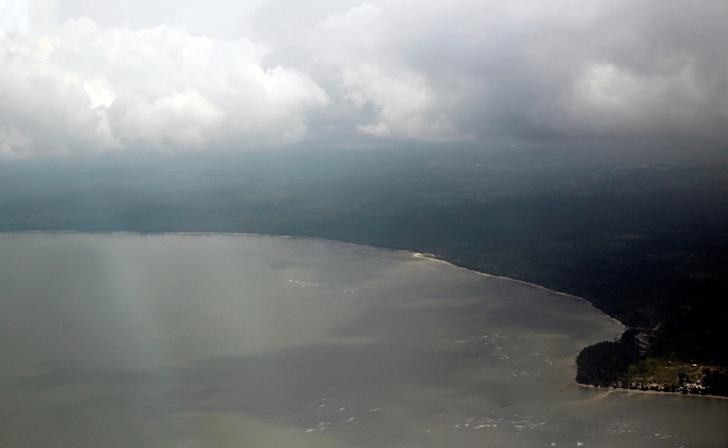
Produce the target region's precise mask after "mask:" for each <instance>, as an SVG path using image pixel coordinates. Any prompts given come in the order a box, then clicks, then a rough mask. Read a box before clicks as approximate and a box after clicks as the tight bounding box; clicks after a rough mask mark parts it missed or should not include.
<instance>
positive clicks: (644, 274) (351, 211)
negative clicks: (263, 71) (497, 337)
mask: <svg viewBox="0 0 728 448" xmlns="http://www.w3.org/2000/svg"><path fill="white" fill-rule="evenodd" d="M422 146H423V145H419V146H418V147H416V148H415V147H408V146H407V145H402V147H398V148H395V149H392V148H367V149H346V150H342V149H338V148H337V149H326V150H324V149H316V148H306V147H301V148H294V149H287V150H278V151H261V152H248V153H242V154H235V155H232V154H228V155H223V154H220V155H216V156H210V155H206V156H204V157H203V156H194V155H190V156H179V155H176V156H175V157H174V158H171V157H169V158H167V157H164V156H158V155H155V156H148V157H134V158H121V157H113V156H109V157H99V158H96V159H88V160H84V161H78V160H74V161H73V162H70V161H69V162H66V161H64V160H63V159H46V160H27V161H23V160H18V161H7V162H4V164H3V165H0V192H2V193H0V231H4V232H17V231H38V230H42V231H83V232H104V231H134V232H143V233H155V232H251V233H263V234H273V235H299V236H311V237H319V238H327V239H334V240H339V241H345V242H352V243H359V244H367V245H373V246H380V247H386V248H394V249H407V250H413V251H417V252H424V253H429V254H433V255H434V256H436V257H438V258H442V259H444V260H447V261H450V262H452V263H454V264H456V265H459V266H463V267H467V268H470V269H474V270H477V271H481V272H486V273H490V274H496V275H504V276H508V277H512V278H515V279H520V280H524V281H528V282H531V283H535V284H539V285H543V286H545V287H548V288H551V289H554V290H558V291H563V292H566V293H569V294H573V295H577V296H580V297H584V298H586V299H587V300H589V301H590V302H592V303H593V304H594V305H595V306H596V307H598V308H599V309H601V310H603V311H604V312H606V313H607V314H609V315H610V316H613V317H615V318H617V319H619V320H620V321H621V322H623V323H624V324H625V325H626V326H627V327H628V328H629V330H628V331H627V333H625V335H624V336H623V337H622V339H621V340H619V341H605V342H603V343H599V344H597V345H595V346H591V347H589V348H587V349H585V350H584V351H583V352H582V353H581V354H580V356H579V357H578V360H577V365H578V373H577V379H578V381H579V382H581V383H584V384H591V385H598V386H611V387H615V386H616V387H627V388H634V389H641V390H660V391H668V392H681V393H695V394H710V395H728V348H727V347H726V344H725V341H726V340H728V329H726V325H725V322H727V321H728V304H727V303H726V300H725V298H726V293H727V292H728V202H726V201H725V198H726V197H728V162H726V161H725V158H723V157H721V155H720V151H711V150H701V151H700V152H698V151H693V152H690V153H689V154H688V152H685V151H674V152H671V151H669V150H665V149H664V148H656V149H654V150H651V149H644V148H626V149H624V148H623V149H611V150H603V151H587V150H582V149H581V148H578V147H558V148H556V147H540V148H533V147H513V146H512V145H506V146H502V147H493V148H481V147H474V146H469V145H457V146H453V145H435V144H433V145H424V146H425V147H424V148H423V147H422Z"/></svg>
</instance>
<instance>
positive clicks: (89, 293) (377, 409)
mask: <svg viewBox="0 0 728 448" xmlns="http://www.w3.org/2000/svg"><path fill="white" fill-rule="evenodd" d="M0 286H1V293H0V353H2V357H3V358H2V363H0V414H1V415H0V417H1V418H0V446H8V447H17V448H25V447H33V448H35V447H48V446H63V447H150V448H151V447H154V448H166V447H170V448H172V447H175V448H176V447H184V448H192V447H196V448H199V447H215V448H217V447H221V448H226V447H242V446H246V447H248V446H249V447H276V448H278V447H329V446H330V447H442V446H454V447H484V446H485V447H488V446H492V447H531V446H533V447H548V446H584V447H614V446H621V447H680V446H684V447H724V446H726V445H727V444H728V429H726V425H725V422H726V421H728V400H714V399H706V398H697V397H683V396H667V395H648V394H637V393H625V392H617V391H611V392H610V391H605V390H599V389H588V388H583V387H579V386H578V385H576V384H575V383H574V381H573V377H574V358H575V356H576V354H577V353H578V352H579V350H580V349H581V348H583V347H584V346H586V345H588V344H591V343H594V342H596V341H599V340H605V339H611V338H614V337H616V336H618V335H619V334H620V333H621V331H622V327H621V326H620V325H619V324H618V323H617V322H615V321H614V320H612V319H609V318H608V316H606V315H604V314H602V313H600V312H599V311H597V310H595V309H594V308H593V307H591V306H590V305H589V304H588V303H586V302H585V301H583V300H580V299H576V298H573V297H569V296H565V295H562V294H558V293H554V292H551V291H548V290H544V289H542V288H536V287H533V286H529V285H525V284H522V283H518V282H514V281H511V280H508V279H502V278H494V277H489V276H484V275H479V274H477V273H474V272H471V271H467V270H464V269H460V268H457V267H455V266H452V265H449V264H447V263H442V262H437V261H434V260H430V259H427V258H424V257H421V256H417V255H416V254H412V253H408V252H400V251H388V250H383V249H375V248H370V247H362V246H356V245H350V244H343V243H336V242H330V241H322V240H312V239H299V238H286V237H267V236H256V235H173V234H169V235H147V236H143V235H135V234H44V233H28V234H3V235H0Z"/></svg>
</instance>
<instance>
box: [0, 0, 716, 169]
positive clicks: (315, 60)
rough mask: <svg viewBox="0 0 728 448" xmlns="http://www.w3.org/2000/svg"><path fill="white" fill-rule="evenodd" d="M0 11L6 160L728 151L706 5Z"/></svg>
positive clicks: (14, 7)
mask: <svg viewBox="0 0 728 448" xmlns="http://www.w3.org/2000/svg"><path fill="white" fill-rule="evenodd" d="M0 16H1V17H2V19H1V20H0V29H1V30H2V31H0V36H2V37H0V59H1V60H2V65H3V67H5V68H4V70H3V71H2V72H0V99H1V100H2V101H0V116H1V117H2V120H1V121H0V153H2V154H4V155H5V156H9V157H18V156H34V155H43V154H51V153H69V154H73V153H75V152H101V151H109V150H129V149H131V148H147V149H152V150H165V151H171V150H185V149H187V150H200V149H206V148H213V147H222V148H232V147H240V148H246V147H254V146H259V145H278V144H285V143H288V142H295V141H300V140H305V139H320V138H326V137H327V136H328V137H332V138H336V139H339V140H342V139H343V140H346V139H350V138H355V137H356V138H370V139H378V138H396V139H413V140H453V139H454V140H459V139H478V140H487V139H490V138H500V137H507V138H517V139H519V138H520V139H544V138H549V139H571V138H597V139H601V140H604V141H608V140H609V139H624V138H639V139H656V140H657V139H660V140H664V139H672V138H681V139H690V140H694V141H701V142H703V141H711V142H719V143H724V142H728V53H727V52H726V51H725V48H724V47H725V42H726V41H728V3H726V2H724V1H722V0H714V1H713V0H704V1H701V2H697V3H688V2H682V1H674V0H668V1H664V0H663V1H656V0H650V1H647V0H645V1H626V0H625V1H621V0H610V1H607V0H601V1H591V2H583V1H575V0H554V1H549V2H543V1H535V0H530V1H525V0H515V1H508V2H506V1H468V0H456V1H448V2H444V1H443V2H414V1H406V0H396V1H386V2H384V1H382V2H377V1H371V2H357V1H345V2H341V1H329V0H313V1H311V2H307V3H306V6H305V8H304V7H303V6H302V5H301V4H300V3H298V2H293V1H291V0H276V1H267V2H262V1H251V2H243V3H241V2H233V1H230V0H217V1H213V2H193V1H189V0H181V1H176V2H171V1H169V0H156V1H151V2H144V3H143V4H142V3H141V2H140V3H134V4H132V3H131V2H101V1H95V2H91V1H85V0H69V1H64V2H63V3H56V2H51V1H41V0H39V1H33V2H28V1H22V0H11V1H7V0H6V1H5V2H0ZM82 17H83V18H82Z"/></svg>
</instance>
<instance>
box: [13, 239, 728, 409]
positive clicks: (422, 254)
mask: <svg viewBox="0 0 728 448" xmlns="http://www.w3.org/2000/svg"><path fill="white" fill-rule="evenodd" d="M22 234H49V235H52V234H78V235H130V236H182V237H184V236H198V237H199V236H207V237H216V236H218V237H240V236H255V237H266V238H289V239H298V240H305V241H309V240H310V241H321V242H325V243H335V244H340V245H346V246H357V247H365V248H369V249H376V250H385V251H389V252H396V253H400V254H403V255H406V256H409V257H412V258H415V259H420V260H426V261H429V262H433V263H443V264H446V265H448V266H450V267H453V268H456V269H460V270H464V271H467V272H470V273H474V274H478V275H481V276H484V277H487V278H492V279H499V280H507V281H511V282H514V283H517V284H520V285H524V286H528V287H531V288H536V289H539V290H542V291H546V292H549V293H551V294H555V295H559V296H562V297H567V298H570V299H572V300H577V301H580V302H583V303H585V304H586V305H587V306H588V307H590V308H591V309H592V310H594V311H597V312H599V313H601V314H602V315H604V316H605V317H606V318H607V319H609V320H611V321H612V322H613V323H615V324H617V325H618V326H619V327H621V329H622V333H624V331H626V329H627V326H626V325H624V323H623V322H621V321H620V320H619V319H617V318H616V317H613V316H610V315H609V314H607V313H605V312H604V311H602V310H600V309H599V308H597V307H596V306H594V304H593V303H592V302H590V301H589V300H587V299H585V298H584V297H579V296H576V295H573V294H569V293H566V292H563V291H558V290H554V289H550V288H547V287H545V286H542V285H539V284H536V283H531V282H529V281H526V280H520V279H516V278H511V277H507V276H503V275H496V274H490V273H487V272H481V271H476V270H474V269H471V268H467V267H464V266H459V265H457V264H455V263H453V262H450V261H448V260H447V259H444V258H440V257H438V256H436V255H434V254H430V253H425V252H419V251H416V250H410V249H395V248H391V247H383V246H374V245H371V244H360V243H353V242H350V241H342V240H334V239H330V238H322V237H315V236H307V235H303V236H302V235H289V234H268V233H256V232H173V231H158V232H139V231H131V230H99V231H78V230H20V231H0V237H1V236H2V235H22ZM577 355H578V353H577ZM571 381H572V382H573V383H574V384H576V385H577V386H579V387H582V388H589V389H594V390H603V391H605V392H607V393H611V392H619V393H625V394H628V393H638V394H655V395H667V396H685V397H694V398H708V399H721V400H728V396H722V395H710V394H706V395H700V394H691V393H682V392H666V391H657V390H642V389H630V388H621V387H611V386H610V387H601V386H595V385H591V384H583V383H580V382H578V381H576V380H575V379H573V378H572V380H571Z"/></svg>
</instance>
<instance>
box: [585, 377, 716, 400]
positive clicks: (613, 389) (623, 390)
mask: <svg viewBox="0 0 728 448" xmlns="http://www.w3.org/2000/svg"><path fill="white" fill-rule="evenodd" d="M575 382H576V381H575ZM576 384H577V385H578V386H579V387H581V388H584V389H592V390H598V391H603V392H606V393H607V395H610V394H612V393H619V394H625V395H629V394H640V395H642V394H647V395H665V396H670V397H676V396H677V397H685V398H693V399H701V398H709V399H718V400H728V396H725V395H711V394H704V395H701V394H691V393H686V394H684V393H682V392H666V391H662V390H642V389H629V388H625V387H613V386H609V387H602V386H594V385H592V384H582V383H579V382H576Z"/></svg>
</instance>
